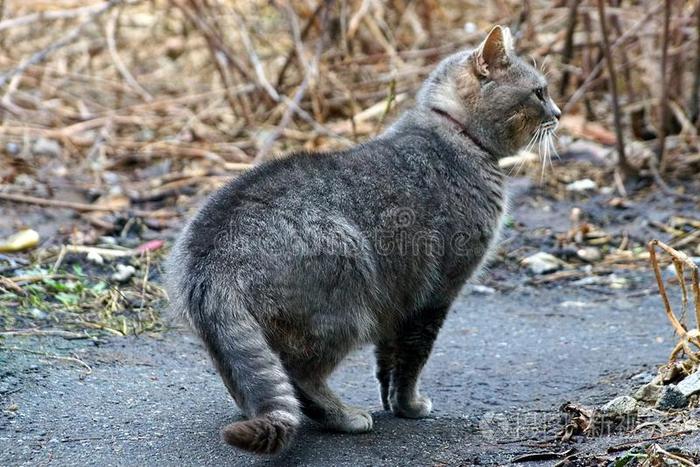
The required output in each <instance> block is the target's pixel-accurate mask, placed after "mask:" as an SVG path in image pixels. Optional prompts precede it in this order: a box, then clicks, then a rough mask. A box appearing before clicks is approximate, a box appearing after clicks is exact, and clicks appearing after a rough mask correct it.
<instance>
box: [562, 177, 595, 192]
mask: <svg viewBox="0 0 700 467" xmlns="http://www.w3.org/2000/svg"><path fill="white" fill-rule="evenodd" d="M596 189H598V184H597V183H596V182H594V181H593V180H591V179H590V178H584V179H582V180H576V181H575V182H571V183H569V184H568V185H566V191H574V192H583V191H589V190H596Z"/></svg>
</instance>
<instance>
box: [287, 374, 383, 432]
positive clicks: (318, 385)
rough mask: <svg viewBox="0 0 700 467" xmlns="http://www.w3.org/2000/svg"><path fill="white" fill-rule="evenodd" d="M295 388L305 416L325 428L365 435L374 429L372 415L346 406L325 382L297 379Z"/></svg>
mask: <svg viewBox="0 0 700 467" xmlns="http://www.w3.org/2000/svg"><path fill="white" fill-rule="evenodd" d="M294 387H295V389H296V391H297V397H298V398H299V400H300V402H301V410H302V412H303V413H304V415H306V416H307V417H309V418H311V419H312V420H314V421H316V422H318V423H320V424H321V425H322V426H323V427H324V428H327V429H329V430H333V431H341V432H344V433H365V432H368V431H370V430H371V429H372V426H373V421H372V415H370V413H369V412H367V411H365V410H362V409H360V408H357V407H351V406H349V405H346V404H344V403H343V402H342V401H341V400H340V399H339V398H338V396H337V395H336V394H335V393H334V392H333V390H332V389H331V388H330V387H328V384H327V383H326V382H325V381H323V380H320V379H315V378H314V379H307V380H299V379H297V380H295V381H294Z"/></svg>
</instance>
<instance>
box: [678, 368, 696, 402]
mask: <svg viewBox="0 0 700 467" xmlns="http://www.w3.org/2000/svg"><path fill="white" fill-rule="evenodd" d="M676 388H677V389H678V390H679V391H680V392H681V394H683V395H684V396H685V397H690V396H691V395H693V394H695V393H696V392H700V371H696V372H695V373H693V374H692V375H690V376H688V377H686V378H685V379H684V380H683V381H681V382H680V383H678V384H676Z"/></svg>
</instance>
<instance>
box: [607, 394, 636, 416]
mask: <svg viewBox="0 0 700 467" xmlns="http://www.w3.org/2000/svg"><path fill="white" fill-rule="evenodd" d="M600 410H601V412H603V413H604V414H605V415H608V416H619V417H621V416H625V415H630V414H633V413H636V412H637V401H636V400H635V399H634V398H633V397H630V396H620V397H616V398H615V399H613V400H611V401H610V402H608V403H607V404H605V405H603V406H602V407H601V408H600Z"/></svg>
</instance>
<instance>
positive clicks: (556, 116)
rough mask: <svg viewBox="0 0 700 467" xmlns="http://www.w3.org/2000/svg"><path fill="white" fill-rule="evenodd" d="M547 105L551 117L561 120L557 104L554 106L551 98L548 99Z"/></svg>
mask: <svg viewBox="0 0 700 467" xmlns="http://www.w3.org/2000/svg"><path fill="white" fill-rule="evenodd" d="M549 105H550V107H551V108H552V115H554V118H556V119H557V120H559V118H561V109H559V107H558V106H557V104H555V103H554V101H553V100H552V99H551V98H550V99H549Z"/></svg>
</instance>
